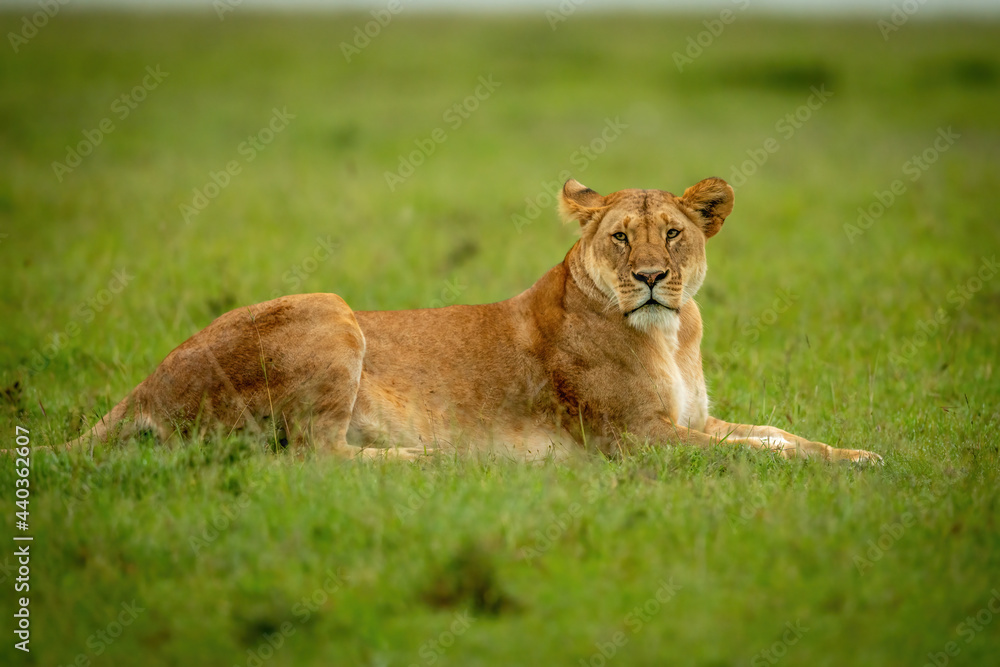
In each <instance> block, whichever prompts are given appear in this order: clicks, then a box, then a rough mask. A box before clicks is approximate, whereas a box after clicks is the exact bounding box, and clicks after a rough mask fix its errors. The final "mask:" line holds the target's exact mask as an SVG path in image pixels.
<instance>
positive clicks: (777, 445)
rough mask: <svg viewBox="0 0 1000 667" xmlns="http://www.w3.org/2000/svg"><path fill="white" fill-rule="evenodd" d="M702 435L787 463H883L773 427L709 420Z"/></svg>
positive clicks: (875, 456)
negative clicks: (777, 456) (775, 455)
mask: <svg viewBox="0 0 1000 667" xmlns="http://www.w3.org/2000/svg"><path fill="white" fill-rule="evenodd" d="M705 432H706V433H708V434H709V435H710V436H712V437H713V438H717V439H719V440H720V441H725V442H731V443H734V444H745V445H749V446H750V447H754V448H755V449H767V450H770V451H774V452H778V453H780V454H781V455H782V456H783V457H785V458H786V459H794V458H805V457H817V458H823V459H827V460H829V461H858V462H862V463H876V464H881V463H882V457H881V456H879V455H878V454H875V453H873V452H867V451H865V450H863V449H837V448H836V447H831V446H830V445H826V444H823V443H822V442H813V441H812V440H806V439H805V438H802V437H800V436H797V435H795V434H793V433H789V432H788V431H782V430H781V429H780V428H776V427H774V426H755V425H752V424H732V423H729V422H725V421H722V420H721V419H716V418H714V417H709V418H708V421H707V422H706V423H705Z"/></svg>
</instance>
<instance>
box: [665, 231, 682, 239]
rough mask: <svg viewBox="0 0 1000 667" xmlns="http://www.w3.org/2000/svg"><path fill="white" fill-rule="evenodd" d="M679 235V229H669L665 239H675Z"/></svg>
mask: <svg viewBox="0 0 1000 667" xmlns="http://www.w3.org/2000/svg"><path fill="white" fill-rule="evenodd" d="M680 233H681V230H679V229H671V230H669V231H668V232H667V238H668V239H673V238H677V237H678V236H680Z"/></svg>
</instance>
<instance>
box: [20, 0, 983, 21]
mask: <svg viewBox="0 0 1000 667" xmlns="http://www.w3.org/2000/svg"><path fill="white" fill-rule="evenodd" d="M390 1H393V2H398V3H399V6H400V7H401V8H402V9H404V10H412V11H460V12H484V13H491V12H503V13H511V12H531V11H537V12H544V11H558V10H559V8H560V6H563V5H571V6H573V7H575V11H581V12H609V11H617V10H625V11H655V12H671V11H677V12H684V13H692V12H698V13H707V12H713V11H719V10H722V9H725V8H727V7H734V6H737V7H739V8H740V9H745V10H746V11H748V12H753V13H761V14H784V15H793V16H795V15H799V16H831V15H833V16H862V17H869V16H882V15H884V16H889V15H890V14H892V12H893V11H902V12H905V13H907V14H909V15H911V16H912V17H913V18H915V19H919V18H920V17H921V15H924V16H935V17H939V16H976V17H984V16H989V17H992V18H1000V3H997V2H996V0H954V1H952V2H944V1H942V0H937V1H934V0H708V1H706V2H698V1H697V0H620V1H616V0H375V1H373V0H214V1H211V0H70V1H69V2H67V1H66V0H62V2H60V0H56V2H60V4H61V5H63V6H64V8H68V9H73V10H77V11H79V10H104V9H127V10H154V11H161V10H185V11H189V10H199V9H200V10H210V9H214V7H215V5H216V4H219V3H221V4H225V5H227V6H230V7H232V8H240V9H250V10H279V11H302V10H307V11H308V10H312V11H315V10H322V11H359V10H360V11H366V10H370V9H378V8H384V7H385V6H387V5H388V4H389V2H390ZM37 7H39V0H0V9H2V10H12V9H13V10H20V11H23V10H27V9H31V8H37ZM914 7H915V9H914ZM907 10H910V11H907Z"/></svg>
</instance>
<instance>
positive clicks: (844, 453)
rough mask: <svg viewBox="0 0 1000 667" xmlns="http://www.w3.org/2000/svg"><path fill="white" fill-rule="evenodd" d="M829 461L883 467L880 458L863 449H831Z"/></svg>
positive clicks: (883, 463)
mask: <svg viewBox="0 0 1000 667" xmlns="http://www.w3.org/2000/svg"><path fill="white" fill-rule="evenodd" d="M830 460H831V461H854V462H855V463H867V464H869V465H877V466H880V465H885V461H883V460H882V457H881V456H879V455H878V454H876V453H875V452H868V451H865V450H863V449H833V448H831V450H830Z"/></svg>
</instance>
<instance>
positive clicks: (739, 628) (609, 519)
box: [0, 10, 1000, 667]
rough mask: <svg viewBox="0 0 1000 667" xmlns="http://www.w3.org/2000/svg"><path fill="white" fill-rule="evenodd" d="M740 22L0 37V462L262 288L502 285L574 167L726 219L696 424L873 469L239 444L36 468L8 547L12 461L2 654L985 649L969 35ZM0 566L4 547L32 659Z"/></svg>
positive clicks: (105, 26)
mask: <svg viewBox="0 0 1000 667" xmlns="http://www.w3.org/2000/svg"><path fill="white" fill-rule="evenodd" d="M737 14H738V15H737V17H736V20H735V21H733V22H732V23H731V24H730V25H726V26H725V27H724V30H723V31H722V32H721V34H719V35H718V36H714V37H713V36H712V35H711V33H707V35H708V37H707V38H706V37H705V36H704V34H705V33H704V31H706V30H707V28H706V27H705V26H704V25H703V24H702V22H701V21H702V20H703V19H713V18H716V17H715V16H707V15H706V16H690V17H671V16H635V15H628V16H622V17H617V18H612V17H607V16H603V17H602V16H593V15H585V14H584V13H582V12H581V13H580V14H574V15H570V16H567V17H565V18H566V20H565V21H563V22H560V23H557V24H556V25H555V30H553V29H552V28H551V26H550V24H549V21H548V20H547V19H546V17H545V16H543V15H536V16H523V17H505V18H499V19H498V18H492V19H488V20H487V19H483V20H477V19H473V18H469V17H463V18H458V17H447V16H426V15H409V14H407V13H406V12H403V13H402V14H400V15H399V16H398V17H395V18H393V20H392V21H391V22H390V23H389V24H388V25H387V26H385V27H384V28H382V29H380V31H379V32H378V34H377V35H375V36H374V37H372V38H370V39H369V40H368V43H367V45H366V46H364V48H357V51H356V52H354V51H352V50H351V49H345V48H344V47H343V46H342V43H352V41H353V40H355V39H356V35H357V32H356V31H355V28H361V29H363V28H364V26H365V24H366V22H368V21H371V17H370V16H364V15H344V16H314V17H309V16H291V15H282V16H277V17H269V16H261V15H254V14H253V13H249V12H241V11H235V12H233V13H230V14H228V15H226V16H225V20H224V21H220V20H218V18H217V17H216V15H215V14H214V13H211V12H209V13H207V14H204V15H200V16H184V15H167V16H155V15H148V16H143V15H106V16H101V15H87V14H74V13H72V12H71V11H70V10H64V11H63V12H62V13H60V14H59V15H57V16H56V17H54V18H53V19H52V20H50V21H49V22H48V24H47V25H46V26H45V27H44V28H42V29H40V30H38V31H37V35H34V36H33V37H31V39H28V40H26V41H25V42H24V43H20V42H19V43H18V44H16V49H17V50H16V52H15V46H13V45H10V44H5V45H4V47H3V48H4V49H6V51H5V52H4V53H3V55H2V56H0V259H2V262H3V266H4V270H3V271H0V294H2V296H3V298H2V301H0V321H2V322H3V329H2V331H3V333H2V336H0V351H2V359H3V364H2V367H0V422H2V433H3V442H4V445H3V447H13V445H14V437H15V427H16V426H21V427H24V428H27V429H29V430H30V438H31V442H32V443H33V444H35V445H47V444H53V443H59V442H62V441H63V440H66V439H68V438H71V437H75V436H76V435H77V434H78V433H79V432H80V431H81V430H82V429H83V428H84V427H85V425H86V424H89V423H92V422H93V420H94V419H95V418H96V417H98V416H100V415H101V414H103V413H104V412H105V411H106V410H107V409H108V408H109V406H110V405H112V404H113V403H114V402H116V401H117V400H119V399H120V398H121V397H122V396H124V395H125V394H126V393H127V392H128V391H129V390H130V389H131V388H132V387H133V386H134V385H136V384H137V383H138V382H139V381H140V380H142V379H143V378H144V377H145V376H146V375H147V374H149V373H150V372H151V371H152V369H153V368H154V367H155V366H156V364H157V363H158V362H159V361H160V360H161V359H162V358H163V357H164V356H165V355H166V354H167V353H168V352H169V351H170V350H171V349H172V348H173V347H175V346H176V345H177V344H179V343H180V342H181V341H183V340H184V339H185V338H187V337H188V336H189V335H191V334H192V333H194V332H195V331H197V330H199V329H200V328H202V327H204V326H205V325H206V324H208V323H209V322H210V321H211V320H212V319H213V318H214V317H216V316H217V315H219V314H221V313H223V312H225V311H227V310H229V309H231V308H234V307H237V306H240V305H244V304H251V303H256V302H259V301H263V300H266V299H268V298H271V297H272V296H274V295H276V294H285V293H298V292H310V291H333V292H337V293H339V294H341V295H342V296H343V297H344V298H345V299H346V300H347V301H348V303H350V304H351V305H352V306H353V307H355V308H356V309H359V310H361V309H396V308H415V307H427V306H433V305H443V304H447V303H452V302H461V303H481V302H488V301H493V300H499V299H503V298H507V297H509V296H511V295H514V294H516V293H518V292H520V291H521V290H523V289H525V288H527V287H528V286H529V285H531V284H532V282H533V281H534V280H535V279H536V278H538V277H539V276H541V275H542V273H543V272H544V271H545V270H547V269H548V268H549V267H550V266H552V265H554V264H556V263H557V262H559V261H561V259H562V257H563V255H564V253H565V251H566V250H567V249H568V248H569V247H570V245H571V244H572V243H573V240H574V230H572V229H571V228H569V227H565V226H563V225H561V224H560V223H559V221H558V219H557V216H556V214H555V212H554V206H553V204H552V194H553V192H554V191H555V189H556V188H557V187H558V185H559V184H560V183H561V182H562V180H564V179H565V177H566V174H567V173H568V174H572V175H573V176H574V177H576V178H577V179H579V180H581V181H583V182H584V183H586V184H587V185H589V186H591V187H593V188H594V189H596V190H598V191H601V192H609V191H613V190H617V189H620V188H626V187H647V188H662V189H666V190H671V191H673V192H680V191H682V190H683V189H684V188H685V187H687V186H688V185H691V184H693V183H694V182H696V181H698V180H700V179H701V178H704V177H706V176H710V175H718V176H721V177H723V178H726V179H729V180H730V181H731V182H733V183H734V185H736V192H737V197H736V208H735V212H734V214H733V215H732V216H731V217H730V218H729V220H728V221H727V223H726V225H725V227H724V228H723V230H722V232H721V233H720V234H719V235H718V236H717V237H715V238H713V239H711V241H710V242H709V246H708V253H709V263H710V270H709V275H708V279H707V281H706V284H705V286H704V287H703V288H702V292H701V294H700V297H699V302H700V303H701V306H702V313H703V316H704V319H705V328H706V335H705V341H704V353H705V368H706V375H707V377H708V380H709V383H710V388H711V393H712V396H713V404H714V409H713V412H714V413H715V414H716V415H718V416H719V417H721V418H724V419H728V420H731V421H744V422H756V423H764V422H766V423H772V424H775V425H777V426H779V427H782V428H786V429H788V430H791V431H793V432H796V433H800V434H802V435H804V436H806V437H810V438H812V439H816V440H821V441H824V442H827V443H829V444H831V445H835V446H842V447H845V446H846V447H859V448H863V449H869V450H872V451H876V452H879V453H881V454H882V455H883V456H884V457H885V461H886V465H885V466H884V467H882V468H878V469H859V468H854V467H850V466H832V465H827V464H824V463H821V462H812V461H807V462H786V461H782V460H775V459H773V458H772V457H770V456H768V455H764V454H760V453H753V452H746V451H740V450H734V449H732V448H719V449H717V450H713V451H707V452H697V451H690V450H684V449H670V448H662V449H661V448H657V449H655V450H650V451H648V452H645V453H643V454H642V455H640V456H637V457H635V458H631V459H628V460H625V461H606V460H598V459H594V460H588V461H585V462H577V463H573V464H559V465H557V464H546V465H536V466H525V465H518V464H515V463H510V462H506V461H501V460H490V459H485V460H476V461H455V460H451V459H448V458H447V457H440V458H436V459H431V460H428V461H426V462H422V463H420V464H419V465H414V464H394V463H385V464H361V463H354V462H342V461H333V460H327V459H323V458H309V459H308V460H305V461H303V460H299V459H297V458H295V457H293V456H290V455H287V454H279V455H276V454H273V453H269V452H266V451H263V448H262V446H261V445H260V444H258V443H253V442H249V441H246V440H243V439H240V438H238V437H235V436H234V437H233V438H230V439H228V440H224V441H214V442H204V443H203V442H194V443H175V444H173V445H172V446H170V447H162V446H159V445H157V444H155V443H152V442H145V441H143V442H137V443H129V444H128V446H126V447H110V446H109V447H99V448H97V449H96V451H94V453H93V457H92V458H90V457H86V456H83V455H80V454H73V455H68V454H52V453H42V452H39V453H36V454H35V455H34V457H33V459H32V463H31V474H30V478H29V480H30V491H31V496H30V520H29V524H30V530H28V531H27V532H21V531H19V530H18V529H17V528H16V525H15V521H16V520H17V519H16V517H15V511H17V508H16V507H15V505H14V502H15V480H16V475H15V472H14V466H13V462H10V461H8V462H6V463H4V465H2V466H0V480H2V484H0V488H2V489H3V496H2V503H3V507H4V510H3V512H2V519H0V525H2V529H3V534H4V536H5V537H4V539H6V540H8V546H7V547H4V550H3V553H4V555H2V556H0V580H2V584H0V585H2V593H0V599H2V600H3V607H2V608H3V614H2V615H3V618H4V619H5V620H4V621H3V636H4V637H5V638H6V639H5V640H4V644H3V647H2V649H0V650H2V653H0V656H2V657H0V662H2V663H3V664H32V665H70V664H75V665H87V664H93V665H100V664H104V665H127V664H136V665H139V664H141V665H194V664H199V665H227V666H228V665H245V666H247V667H254V666H256V667H260V665H371V666H373V667H374V666H392V665H401V666H403V667H408V666H410V665H427V666H430V665H463V666H469V665H570V666H577V665H589V666H592V667H602V666H603V665H606V664H607V665H610V664H619V665H673V664H677V665H695V664H697V665H751V666H753V667H758V666H761V665H774V664H779V663H781V664H787V665H831V666H838V667H839V666H841V665H855V664H858V665H861V664H871V665H923V664H928V663H929V664H934V665H937V666H938V667H940V666H941V665H944V664H954V665H984V664H989V663H990V661H993V660H995V659H996V655H998V653H1000V619H997V618H996V616H997V612H1000V593H998V591H1000V526H998V524H997V516H998V512H1000V503H998V491H997V489H998V484H1000V475H998V469H1000V466H998V462H1000V456H998V442H1000V435H998V433H1000V408H998V399H1000V369H997V368H996V366H997V362H998V354H997V350H998V337H997V336H998V334H997V332H998V331H1000V280H998V277H997V275H996V272H997V269H996V265H995V262H996V261H997V259H996V255H997V254H998V250H1000V227H998V225H997V222H998V221H997V216H996V211H997V210H998V209H1000V188H998V187H997V184H998V182H1000V161H998V159H997V157H998V155H1000V113H998V111H1000V50H998V48H997V44H998V42H1000V26H998V25H997V24H990V23H931V22H923V21H919V20H917V19H914V20H912V21H910V22H909V23H907V24H906V25H904V26H902V27H901V28H900V29H899V30H898V31H896V32H894V33H891V34H890V35H889V39H888V40H884V39H883V38H882V35H881V34H880V33H879V29H878V28H877V27H876V25H875V20H874V19H872V20H865V21H860V20H859V21H857V22H835V23H819V22H815V23H809V22H783V21H778V20H773V19H768V20H765V19H760V18H755V17H752V16H744V15H741V14H740V13H739V12H738V13H737ZM22 29H23V24H22V17H21V15H20V14H15V13H7V14H0V34H3V35H8V33H11V32H14V33H20V31H21V30H22ZM372 32H374V30H372ZM689 38H690V39H691V40H692V42H689V41H688V40H689ZM699 39H700V40H701V41H702V42H703V43H704V42H709V43H708V45H707V46H703V47H698V48H701V51H702V53H700V54H699V53H698V49H696V48H694V47H691V46H690V45H691V43H694V44H697V43H698V40H699ZM6 41H9V38H8V39H7V40H6ZM358 43H359V44H361V45H364V42H363V40H359V41H358ZM8 46H10V48H8ZM352 48H355V47H352ZM689 48H690V49H691V50H690V51H689V52H688V53H687V54H686V55H685V50H687V49H689ZM345 50H346V51H347V54H346V55H345ZM675 53H680V54H682V55H683V56H684V58H690V61H687V60H684V58H678V57H677V56H675ZM348 59H349V62H348ZM456 105H457V107H456ZM442 138H443V139H442ZM432 149H433V150H432ZM55 163H58V164H55ZM417 163H419V164H417ZM411 167H412V169H411ZM411 171H412V173H410V172H411ZM387 174H388V175H387ZM859 209H860V210H861V211H862V212H863V214H861V213H859ZM15 534H22V535H23V534H30V535H32V536H33V537H34V541H33V542H32V543H31V561H30V570H31V571H30V593H28V594H29V595H30V614H31V630H32V634H31V643H30V647H31V652H30V654H24V653H21V652H19V651H16V650H14V648H13V643H14V642H15V641H16V639H12V637H13V635H12V634H11V631H12V630H13V629H14V627H15V625H14V623H15V621H14V620H13V618H12V614H13V613H14V612H15V610H16V608H17V600H18V598H19V597H21V596H23V595H25V593H17V592H15V580H16V577H17V576H18V574H17V569H16V568H17V562H16V561H17V559H16V557H15V556H14V555H13V552H14V549H15V547H17V546H18V544H17V543H14V542H12V541H10V536H12V535H15Z"/></svg>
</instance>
